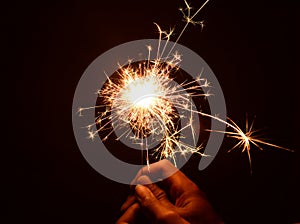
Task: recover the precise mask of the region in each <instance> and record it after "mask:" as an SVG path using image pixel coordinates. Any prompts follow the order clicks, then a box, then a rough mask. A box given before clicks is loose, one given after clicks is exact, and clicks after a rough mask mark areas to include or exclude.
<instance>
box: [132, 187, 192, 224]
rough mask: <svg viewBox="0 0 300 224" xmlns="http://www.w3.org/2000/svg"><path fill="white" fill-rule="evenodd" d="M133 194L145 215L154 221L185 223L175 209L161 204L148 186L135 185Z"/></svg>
mask: <svg viewBox="0 0 300 224" xmlns="http://www.w3.org/2000/svg"><path fill="white" fill-rule="evenodd" d="M135 194H136V197H137V199H138V202H139V204H140V206H141V208H142V210H143V211H144V212H145V214H146V216H148V218H150V220H151V221H155V222H156V223H161V224H163V223H165V224H167V223H172V224H185V223H187V222H186V221H185V220H183V219H182V218H181V217H180V216H179V215H178V214H177V213H176V212H175V211H173V210H171V209H168V208H166V207H165V206H163V205H162V204H161V203H160V201H159V200H157V198H156V197H155V196H154V194H153V193H152V192H151V190H150V189H149V188H148V187H145V186H143V185H137V186H136V187H135Z"/></svg>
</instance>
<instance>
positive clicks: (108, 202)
mask: <svg viewBox="0 0 300 224" xmlns="http://www.w3.org/2000/svg"><path fill="white" fill-rule="evenodd" d="M191 2H192V5H194V6H195V8H197V7H199V6H200V5H201V3H202V1H191ZM180 6H184V3H183V1H174V0H163V1H162V0H152V1H119V2H118V1H113V0H112V1H100V0H99V1H36V2H33V1H22V2H12V3H11V5H10V7H9V9H10V10H6V8H5V7H3V9H4V10H3V11H6V12H3V14H4V16H5V18H4V19H3V20H2V22H4V23H5V24H7V25H8V26H7V27H8V28H9V36H8V37H9V40H8V42H5V43H4V45H6V47H7V48H8V49H9V51H8V54H7V56H6V58H8V59H9V60H10V62H11V63H12V64H11V66H10V71H12V72H13V75H14V77H16V101H15V102H16V105H17V110H16V112H17V115H16V119H15V120H16V125H15V129H16V130H17V131H16V130H15V131H14V133H16V132H18V135H17V136H16V137H15V138H14V140H13V142H14V147H13V150H12V151H13V152H14V153H15V156H14V163H13V164H14V165H11V164H10V165H8V168H7V169H5V172H6V173H8V178H9V181H8V183H10V185H9V188H10V190H11V191H9V192H11V193H7V194H6V196H8V197H7V199H5V201H4V202H5V204H6V206H5V207H6V208H8V211H9V213H7V212H6V214H8V219H9V220H10V221H11V222H14V221H16V220H17V219H18V220H22V223H24V222H25V221H30V222H31V223H114V221H115V220H116V218H117V217H118V215H119V207H120V206H121V204H122V202H123V201H124V200H125V198H126V196H127V194H128V192H129V189H128V186H126V185H122V184H118V183H115V182H113V181H110V180H108V179H107V178H105V177H103V176H101V175H100V174H99V173H97V172H96V171H94V170H93V168H92V167H90V166H89V165H88V163H87V162H86V161H85V160H84V158H83V157H82V155H81V153H80V151H79V149H78V147H77V145H76V141H75V138H74V135H73V130H72V122H71V115H72V114H71V113H72V100H73V94H74V91H75V88H76V85H77V83H78V81H79V79H80V77H81V75H82V74H83V72H84V70H85V69H86V68H87V66H88V65H89V64H90V63H91V62H92V61H93V60H94V59H95V58H96V57H98V56H99V55H100V54H102V53H104V52H105V51H107V50H109V49H110V48H112V47H115V46H117V45H119V44H122V43H125V42H128V41H132V40H137V39H147V38H157V32H156V29H155V26H154V25H153V22H157V23H159V24H160V25H161V27H162V28H164V29H169V27H173V26H174V25H176V30H175V31H177V34H178V32H179V30H180V28H181V27H182V26H183V25H184V24H183V23H181V14H180V12H179V11H178V10H177V9H178V8H179V7H180ZM299 9H300V8H299V3H298V1H282V2H281V3H276V2H274V1H258V0H254V1H238V0H236V1H217V0H215V1H213V0H211V2H209V4H208V5H207V6H206V7H205V9H204V10H203V12H202V13H200V15H199V19H200V20H202V19H204V20H205V21H206V26H205V28H204V30H203V31H202V32H201V29H200V27H194V26H192V25H191V26H190V27H189V28H188V29H187V30H186V32H185V34H184V35H183V37H182V38H181V40H180V43H181V44H183V45H185V46H187V47H189V48H190V49H192V50H194V51H195V52H197V53H198V54H199V55H200V56H201V57H202V58H203V59H204V60H205V61H206V62H207V63H208V64H209V65H210V67H211V68H212V70H213V71H214V73H215V75H216V76H217V78H218V80H219V82H220V84H221V86H222V88H223V92H224V95H225V99H226V103H227V110H228V115H229V116H230V117H231V118H232V119H233V120H235V121H236V122H238V124H239V125H241V126H242V125H244V122H245V114H246V112H247V113H248V114H249V116H250V117H251V118H252V117H254V116H255V115H256V116H257V118H256V123H255V127H257V128H264V130H265V134H266V137H268V138H269V139H270V141H271V142H272V143H275V144H279V145H282V146H285V147H288V148H291V149H294V150H295V153H289V152H286V151H283V150H277V149H273V148H269V147H265V150H264V151H258V150H257V149H255V148H254V149H253V154H252V155H253V175H252V176H251V175H250V172H249V164H248V161H247V156H246V154H241V152H240V151H239V150H236V151H233V152H232V153H230V154H227V153H226V151H227V150H228V149H229V148H230V146H232V141H231V140H228V139H227V140H225V141H224V144H223V147H222V148H221V149H220V151H219V154H218V155H217V157H216V159H215V160H214V161H213V163H212V164H211V165H210V166H209V167H208V168H207V169H206V170H205V171H203V172H198V171H197V169H196V168H195V164H193V163H192V162H189V163H188V164H187V165H186V167H185V168H184V169H183V171H184V172H185V173H186V174H187V175H188V176H189V177H190V178H191V179H192V180H194V181H195V182H196V183H197V184H198V185H199V186H200V188H201V189H202V190H203V191H204V192H205V193H206V194H207V195H208V197H209V199H210V201H211V203H212V204H213V205H214V207H215V208H216V210H217V211H218V212H219V213H220V215H221V216H222V217H223V219H224V220H225V221H226V223H229V224H230V223H272V224H273V223H292V222H293V221H296V219H297V218H298V220H297V221H300V220H299V211H300V208H299V190H298V188H299V184H298V183H297V182H298V180H297V177H298V178H299V165H298V164H299V142H298V140H299V112H300V111H299V105H298V104H299V87H298V85H299V48H298V47H299V33H298V32H299V21H300V18H299V14H300V10H299ZM173 40H174V39H173Z"/></svg>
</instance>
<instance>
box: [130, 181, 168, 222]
mask: <svg viewBox="0 0 300 224" xmlns="http://www.w3.org/2000/svg"><path fill="white" fill-rule="evenodd" d="M135 194H136V197H137V199H138V202H139V204H140V205H141V207H142V209H143V210H144V211H145V213H146V214H147V215H148V216H149V217H150V218H156V217H157V216H159V214H160V213H161V212H162V209H163V208H162V207H163V206H162V205H161V204H160V202H159V201H158V200H157V198H156V197H155V196H154V194H153V193H152V192H151V190H150V189H149V188H148V187H145V186H143V185H139V184H138V185H137V186H136V187H135Z"/></svg>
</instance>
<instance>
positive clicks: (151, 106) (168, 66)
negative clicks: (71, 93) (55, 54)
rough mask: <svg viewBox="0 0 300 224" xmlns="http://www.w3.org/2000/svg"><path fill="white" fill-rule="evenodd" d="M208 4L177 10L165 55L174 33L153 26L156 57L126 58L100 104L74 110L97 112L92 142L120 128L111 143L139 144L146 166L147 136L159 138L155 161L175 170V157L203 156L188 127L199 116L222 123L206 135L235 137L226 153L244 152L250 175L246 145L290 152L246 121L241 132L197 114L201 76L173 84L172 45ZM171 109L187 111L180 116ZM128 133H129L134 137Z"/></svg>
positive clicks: (176, 59) (205, 84) (175, 55)
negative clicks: (167, 161)
mask: <svg viewBox="0 0 300 224" xmlns="http://www.w3.org/2000/svg"><path fill="white" fill-rule="evenodd" d="M208 2H209V0H207V1H205V2H204V3H203V5H202V6H201V7H200V8H199V9H198V10H197V11H196V12H195V13H194V14H191V9H192V8H191V6H190V5H189V4H188V3H187V2H186V0H184V3H185V6H186V8H185V9H182V8H181V9H180V11H181V12H182V14H183V21H184V22H185V26H184V27H183V29H182V30H181V32H180V33H179V35H178V37H177V39H176V41H175V42H174V43H173V46H172V47H171V50H170V51H169V52H167V53H166V52H165V50H166V47H167V45H168V43H169V40H170V37H171V35H172V33H173V31H174V30H171V31H170V32H166V31H163V30H162V29H161V28H160V26H159V25H157V24H156V23H155V25H156V26H157V29H158V31H159V39H158V49H157V51H156V59H155V60H150V55H151V53H152V50H153V49H152V47H151V46H147V48H148V60H146V61H142V62H139V63H138V64H132V63H131V61H130V60H129V61H128V64H127V65H125V66H124V65H123V66H122V65H119V70H118V71H117V78H115V79H113V78H111V77H109V76H107V81H106V83H105V84H104V86H103V88H102V89H101V90H99V91H98V95H99V97H101V99H102V102H101V105H96V106H95V107H88V108H79V110H78V112H79V114H80V115H82V114H83V112H84V110H88V109H95V108H97V107H99V108H102V110H101V111H100V112H98V114H97V116H96V119H95V123H94V124H90V125H88V126H87V129H88V134H89V138H90V139H94V138H95V136H96V135H97V134H99V133H100V132H102V131H107V130H108V134H107V135H106V136H105V137H104V138H103V139H102V140H103V141H105V140H106V139H107V138H108V137H109V136H110V135H111V134H112V133H113V132H114V130H116V129H120V130H124V131H123V132H122V134H121V136H119V137H118V138H117V139H116V140H119V139H120V138H121V137H125V138H130V140H131V141H132V143H133V144H138V145H139V146H140V147H141V149H143V150H146V161H147V165H148V167H149V163H150V162H149V161H150V160H149V148H152V147H153V143H149V141H148V137H149V136H150V137H151V138H154V139H155V138H157V140H160V144H159V145H158V147H156V148H155V150H154V152H153V155H155V158H156V159H159V160H160V159H164V158H171V159H172V160H173V162H174V164H175V166H176V156H177V155H178V154H179V155H183V156H185V155H186V154H193V153H198V154H200V155H202V156H206V155H204V154H202V153H201V152H200V150H201V148H202V145H201V144H200V145H198V146H196V147H195V146H194V145H197V144H196V136H195V135H196V131H195V130H196V129H197V127H195V125H194V124H193V123H194V118H195V116H203V117H207V118H210V119H214V120H216V121H218V122H221V123H223V124H226V126H227V130H226V131H218V130H208V131H211V132H221V133H225V134H227V136H228V137H230V138H234V139H236V140H237V141H238V142H237V144H236V145H234V147H233V148H231V149H230V150H229V152H230V151H231V150H233V149H235V148H241V150H242V152H246V153H247V155H248V159H249V164H250V170H251V172H252V162H251V154H250V151H251V148H252V147H251V146H256V147H257V148H258V149H260V150H262V147H261V145H267V146H272V147H275V148H280V149H284V150H289V149H287V148H284V147H280V146H277V145H274V144H271V143H268V142H266V141H264V140H263V139H262V138H259V136H258V135H257V131H256V130H254V129H253V122H252V123H251V125H250V126H249V124H248V119H246V128H245V131H243V130H242V129H241V128H240V127H239V126H238V125H237V124H236V123H235V122H234V121H233V120H231V119H230V118H227V120H223V119H220V118H219V117H218V116H215V115H211V114H209V113H206V112H203V111H201V110H198V109H197V107H196V106H195V105H194V104H193V100H192V98H193V97H202V98H206V97H209V96H210V94H209V93H204V92H203V91H202V90H203V88H209V87H210V83H209V80H207V79H205V78H203V77H202V76H201V74H200V75H199V77H198V78H197V79H194V80H193V81H188V82H187V81H186V82H182V83H180V84H179V85H178V84H177V83H176V84H175V82H174V77H173V74H174V73H175V72H176V71H178V70H179V64H180V62H181V60H182V55H180V54H179V52H173V50H174V47H175V45H176V43H177V42H178V41H179V39H180V38H181V36H182V34H183V33H184V31H185V30H186V28H187V27H188V25H189V24H193V25H200V26H201V28H203V27H204V22H203V21H195V20H194V18H195V17H196V16H197V15H198V13H199V12H200V11H201V10H202V8H203V7H204V6H205V5H206V4H207V3H208ZM162 39H166V40H167V41H166V42H165V45H164V46H161V40H162ZM161 49H162V50H161ZM187 92H188V93H187ZM176 108H180V109H181V110H184V111H186V112H187V113H185V114H184V115H182V114H179V113H178V112H177V111H176ZM183 117H185V118H187V120H188V122H187V123H186V124H184V125H183V126H180V125H179V123H178V121H179V120H180V119H182V118H183ZM93 126H96V127H97V128H96V131H92V129H91V127H93ZM185 129H189V130H190V133H191V137H192V138H193V141H194V143H195V144H194V145H189V144H186V143H185V142H183V141H182V140H181V139H180V138H179V137H178V136H179V135H180V134H181V132H182V131H183V130H185ZM132 133H134V135H133V136H132ZM183 137H187V136H183ZM189 137H190V136H189ZM289 151H291V150H289Z"/></svg>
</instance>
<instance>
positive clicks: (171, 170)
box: [117, 160, 223, 224]
mask: <svg viewBox="0 0 300 224" xmlns="http://www.w3.org/2000/svg"><path fill="white" fill-rule="evenodd" d="M149 171H150V172H149ZM145 174H147V175H145ZM166 177H167V178H166ZM159 179H163V180H162V181H161V182H159V183H158V184H160V185H161V187H162V188H160V187H158V185H157V184H155V183H153V181H154V182H155V181H157V180H159ZM152 180H153V181H152ZM132 184H133V185H136V187H135V194H133V195H130V196H128V198H127V200H126V202H125V203H124V204H123V206H122V208H121V210H122V211H125V212H124V214H123V215H122V216H121V217H120V219H119V220H118V221H117V224H129V223H130V224H134V223H136V217H137V216H138V214H139V213H141V212H142V213H143V214H145V215H146V216H147V217H148V218H149V219H150V220H151V221H152V223H157V224H187V223H192V224H193V223H195V224H202V223H203V224H220V223H223V222H222V221H221V220H220V218H219V217H218V216H217V215H216V213H215V211H214V210H213V208H212V206H211V205H210V203H209V202H208V201H207V199H206V197H205V195H204V193H203V192H202V191H201V190H200V189H199V188H198V187H197V185H196V184H194V183H193V182H192V181H191V180H189V179H188V178H187V177H186V176H185V175H184V174H183V173H182V172H181V171H179V170H178V169H177V168H175V167H174V166H173V165H172V164H171V163H170V162H169V161H167V160H161V161H159V162H157V163H154V164H151V165H150V168H148V167H144V168H142V169H141V170H140V171H139V172H138V174H137V175H136V177H135V178H134V180H133V182H132ZM143 185H144V186H143Z"/></svg>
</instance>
